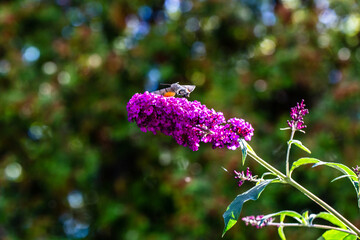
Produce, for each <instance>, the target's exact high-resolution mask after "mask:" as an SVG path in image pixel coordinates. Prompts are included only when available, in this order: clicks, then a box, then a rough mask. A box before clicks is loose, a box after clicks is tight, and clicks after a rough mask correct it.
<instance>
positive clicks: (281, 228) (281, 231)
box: [278, 214, 286, 240]
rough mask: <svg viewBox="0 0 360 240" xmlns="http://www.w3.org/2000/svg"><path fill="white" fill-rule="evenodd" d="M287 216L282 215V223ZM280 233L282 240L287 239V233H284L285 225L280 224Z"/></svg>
mask: <svg viewBox="0 0 360 240" xmlns="http://www.w3.org/2000/svg"><path fill="white" fill-rule="evenodd" d="M285 217H286V215H285V214H284V215H281V216H280V223H283V222H284V220H285ZM278 233H279V237H280V238H281V240H286V237H285V233H284V227H283V226H280V227H279V228H278Z"/></svg>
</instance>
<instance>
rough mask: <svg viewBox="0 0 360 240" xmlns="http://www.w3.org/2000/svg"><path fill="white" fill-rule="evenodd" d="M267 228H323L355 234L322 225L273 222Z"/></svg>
mask: <svg viewBox="0 0 360 240" xmlns="http://www.w3.org/2000/svg"><path fill="white" fill-rule="evenodd" d="M267 226H276V227H308V228H321V229H328V230H336V231H340V232H345V233H349V234H355V233H354V232H352V231H349V230H346V229H343V228H337V227H333V226H328V225H321V224H312V225H304V224H300V223H273V222H271V223H267ZM355 235H356V234H355Z"/></svg>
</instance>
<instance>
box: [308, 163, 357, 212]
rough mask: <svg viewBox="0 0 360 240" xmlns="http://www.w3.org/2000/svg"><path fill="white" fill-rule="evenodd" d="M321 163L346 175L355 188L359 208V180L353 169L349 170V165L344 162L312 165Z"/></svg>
mask: <svg viewBox="0 0 360 240" xmlns="http://www.w3.org/2000/svg"><path fill="white" fill-rule="evenodd" d="M321 165H326V166H328V167H332V168H334V169H336V170H338V171H340V172H342V173H344V174H345V175H348V179H349V180H350V181H351V183H352V185H353V186H354V188H355V192H356V196H357V199H358V207H359V208H360V189H359V180H358V177H357V175H356V173H354V171H353V170H351V169H350V168H349V167H347V166H345V165H344V164H340V163H332V162H319V163H316V164H315V165H314V166H313V167H317V166H321Z"/></svg>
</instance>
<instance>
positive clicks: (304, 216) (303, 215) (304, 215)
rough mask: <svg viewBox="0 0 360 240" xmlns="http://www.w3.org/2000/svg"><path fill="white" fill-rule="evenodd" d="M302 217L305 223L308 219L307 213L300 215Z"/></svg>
mask: <svg viewBox="0 0 360 240" xmlns="http://www.w3.org/2000/svg"><path fill="white" fill-rule="evenodd" d="M302 217H303V218H304V220H305V221H306V220H307V219H308V218H309V211H305V212H304V213H303V214H302ZM306 222H307V221H306Z"/></svg>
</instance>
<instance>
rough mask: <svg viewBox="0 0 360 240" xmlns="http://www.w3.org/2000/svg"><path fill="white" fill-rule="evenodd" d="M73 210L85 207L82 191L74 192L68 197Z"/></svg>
mask: <svg viewBox="0 0 360 240" xmlns="http://www.w3.org/2000/svg"><path fill="white" fill-rule="evenodd" d="M67 200H68V203H69V205H70V207H71V208H81V207H83V206H84V198H83V195H82V193H81V192H80V191H77V190H75V191H72V192H70V193H69V194H68V196H67Z"/></svg>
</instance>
